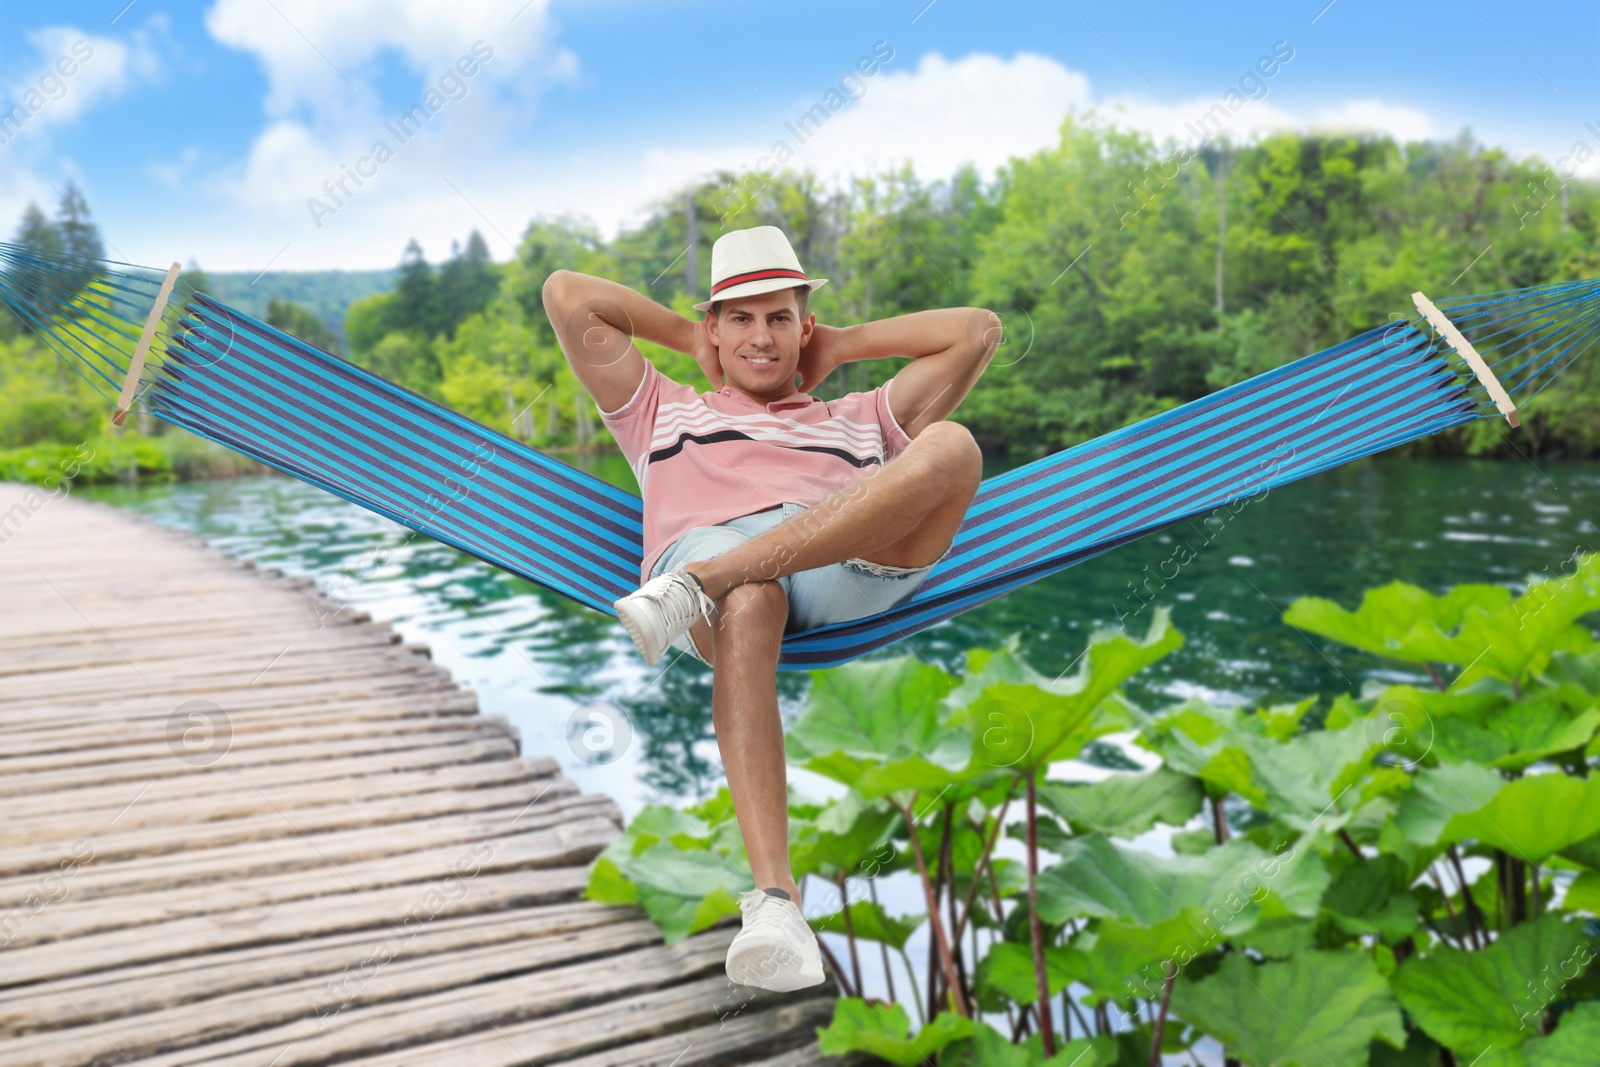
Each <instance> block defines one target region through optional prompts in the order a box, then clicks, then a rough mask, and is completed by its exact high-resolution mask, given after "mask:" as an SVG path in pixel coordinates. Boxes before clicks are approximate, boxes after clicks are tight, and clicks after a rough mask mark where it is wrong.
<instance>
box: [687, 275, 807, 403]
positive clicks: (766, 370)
mask: <svg viewBox="0 0 1600 1067" xmlns="http://www.w3.org/2000/svg"><path fill="white" fill-rule="evenodd" d="M816 321H817V320H816V317H815V316H814V315H809V314H808V315H807V316H806V317H805V319H804V320H802V319H801V318H800V316H799V305H798V304H797V303H796V301H795V295H794V290H793V289H779V290H777V291H776V292H771V293H761V294H758V295H756V296H741V297H738V298H736V299H734V300H728V301H725V302H724V303H723V305H722V309H721V313H720V314H719V315H718V316H717V317H716V318H714V319H712V320H711V322H710V330H711V343H712V344H714V345H716V346H717V354H718V356H719V357H720V358H721V361H722V373H723V374H725V375H727V378H728V384H729V385H731V386H733V387H734V388H736V389H740V390H743V391H744V392H746V393H749V394H750V395H751V396H753V397H756V398H757V399H760V400H764V401H772V400H778V399H781V398H783V397H786V396H789V395H790V394H791V393H793V392H794V391H795V388H794V376H795V367H796V366H797V365H798V364H799V362H800V349H802V348H804V347H805V344H806V342H807V341H809V340H810V339H811V329H812V327H813V326H814V325H815V324H816Z"/></svg>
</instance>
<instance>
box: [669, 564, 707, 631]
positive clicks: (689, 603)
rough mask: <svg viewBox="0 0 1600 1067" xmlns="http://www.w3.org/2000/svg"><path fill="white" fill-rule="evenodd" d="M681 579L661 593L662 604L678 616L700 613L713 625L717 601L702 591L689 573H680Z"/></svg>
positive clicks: (686, 616) (683, 616)
mask: <svg viewBox="0 0 1600 1067" xmlns="http://www.w3.org/2000/svg"><path fill="white" fill-rule="evenodd" d="M679 577H680V579H681V580H680V581H676V582H673V583H671V584H670V585H668V586H667V587H666V588H665V589H663V590H662V591H661V593H660V597H661V603H662V606H663V607H664V608H665V609H666V611H667V612H668V614H669V615H672V616H674V617H676V618H693V617H694V616H696V615H699V616H700V617H701V618H702V619H704V620H705V621H706V625H707V626H710V625H711V610H712V609H713V608H714V607H716V602H715V601H713V600H712V599H711V598H710V597H708V596H706V595H705V594H704V593H702V592H701V591H700V590H699V589H698V588H697V587H696V586H695V584H694V579H693V578H690V577H689V576H688V575H687V574H684V575H680V576H679Z"/></svg>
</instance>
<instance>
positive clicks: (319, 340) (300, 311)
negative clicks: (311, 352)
mask: <svg viewBox="0 0 1600 1067" xmlns="http://www.w3.org/2000/svg"><path fill="white" fill-rule="evenodd" d="M266 321H267V325H268V326H271V327H273V328H275V329H279V330H282V331H283V332H284V333H287V334H289V335H290V336H293V337H298V338H299V339H300V340H302V341H304V342H305V343H306V344H308V345H311V346H312V347H314V348H320V349H322V350H323V351H324V352H331V353H333V354H335V355H337V354H338V353H339V338H338V335H337V334H335V333H334V332H333V330H332V329H331V328H330V327H329V326H328V324H327V323H325V322H323V321H322V320H321V319H319V318H317V317H316V316H315V315H314V314H312V313H311V312H310V311H308V310H307V309H306V308H303V307H301V306H300V305H299V304H296V303H294V302H293V301H290V300H279V299H277V298H276V297H274V298H273V300H272V301H271V302H270V303H268V304H267V320H266Z"/></svg>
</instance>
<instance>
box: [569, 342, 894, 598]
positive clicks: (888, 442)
mask: <svg viewBox="0 0 1600 1067" xmlns="http://www.w3.org/2000/svg"><path fill="white" fill-rule="evenodd" d="M888 389H889V384H888V383H885V384H883V385H881V386H879V387H878V388H876V389H873V390H870V391H868V392H864V393H863V392H857V393H849V394H847V395H845V396H842V397H840V398H839V399H837V400H821V399H819V398H817V397H814V396H812V395H811V394H810V393H791V394H790V395H789V396H786V397H784V398H783V399H781V400H774V401H773V402H772V403H770V404H763V403H760V402H759V401H757V400H755V399H753V398H751V397H750V396H748V395H747V394H745V393H743V392H741V391H739V390H738V389H735V388H733V387H732V386H728V385H725V386H723V387H722V388H721V389H718V390H717V391H716V392H709V393H697V392H695V391H694V390H693V389H692V388H690V387H689V386H687V385H681V384H679V383H678V382H675V381H673V380H672V379H671V378H668V377H667V376H666V375H665V374H662V373H661V371H660V369H659V368H657V367H656V365H655V364H654V363H651V362H650V361H649V360H646V361H645V371H644V379H643V380H642V381H641V382H640V383H639V388H638V389H636V390H635V391H634V394H633V397H632V398H631V399H630V400H629V401H628V402H627V403H626V404H624V405H622V406H621V407H620V408H618V409H617V410H615V411H612V412H605V411H600V419H601V421H602V422H604V423H605V424H606V426H607V428H608V429H610V430H611V435H612V436H613V437H615V438H616V440H617V444H618V445H619V446H620V447H621V448H622V454H623V455H625V456H627V457H628V463H629V464H630V465H631V466H632V467H633V474H634V477H635V478H637V479H638V480H639V486H640V488H641V489H642V490H643V494H644V565H643V567H642V568H641V570H640V572H639V580H640V582H641V583H643V582H644V581H647V580H648V579H649V577H650V568H651V567H652V566H654V565H655V561H656V559H657V558H658V557H659V556H660V555H661V553H662V552H664V551H666V550H667V549H668V548H669V547H671V545H672V543H673V542H674V541H676V540H677V539H678V538H679V537H682V536H683V535H684V533H686V532H687V531H689V530H692V529H693V528H694V527H696V526H715V525H716V524H717V523H719V522H723V521H726V520H727V519H733V518H737V517H739V516H740V515H749V514H751V513H752V512H756V511H761V510H762V509H764V508H769V507H773V506H774V505H777V504H783V503H792V504H799V505H801V506H802V507H811V506H812V505H814V504H816V503H818V502H820V501H821V500H822V499H823V498H824V497H826V496H827V495H828V494H829V493H831V492H833V491H834V490H835V489H838V488H840V487H841V486H845V485H849V484H850V483H851V482H854V481H857V480H859V479H861V478H865V477H866V476H867V475H869V474H873V473H875V472H876V471H878V470H879V469H880V468H881V467H882V466H883V464H885V463H887V462H888V461H889V460H891V459H893V458H894V457H895V456H897V455H899V454H900V453H901V452H903V451H905V450H906V448H907V447H908V446H909V445H910V444H911V438H910V437H908V436H906V432H905V431H904V430H902V429H901V428H900V426H899V424H898V423H896V422H895V421H894V415H893V413H891V412H890V411H889V400H888ZM599 409H600V408H599V405H598V404H596V405H595V410H596V411H599Z"/></svg>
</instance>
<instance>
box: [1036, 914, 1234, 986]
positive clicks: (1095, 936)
mask: <svg viewBox="0 0 1600 1067" xmlns="http://www.w3.org/2000/svg"><path fill="white" fill-rule="evenodd" d="M1206 918H1207V916H1206V913H1205V910H1204V909H1202V908H1199V907H1187V908H1184V909H1183V910H1182V911H1180V912H1179V913H1178V914H1177V915H1175V916H1174V917H1172V918H1171V919H1167V920H1166V921H1164V922H1160V923H1157V924H1155V925H1154V926H1140V925H1138V924H1136V923H1128V922H1122V921H1121V920H1117V919H1101V920H1098V921H1097V922H1095V923H1094V925H1093V929H1089V930H1085V931H1083V932H1082V933H1080V934H1079V935H1078V936H1077V937H1075V938H1073V940H1072V944H1071V946H1070V947H1069V949H1068V951H1069V952H1070V953H1071V958H1070V969H1071V971H1072V977H1073V980H1074V981H1076V982H1079V983H1081V984H1083V985H1085V986H1087V987H1088V988H1089V991H1090V995H1089V996H1087V997H1085V998H1084V1002H1085V1003H1088V1004H1094V1003H1098V1002H1099V1001H1101V1000H1103V999H1107V998H1126V997H1129V996H1135V997H1141V998H1143V999H1145V1000H1153V1001H1159V1000H1160V999H1161V994H1162V986H1163V984H1164V983H1165V982H1166V978H1167V972H1168V970H1169V969H1170V968H1176V969H1179V970H1181V969H1182V968H1183V967H1184V966H1185V965H1186V964H1188V963H1189V962H1190V960H1191V959H1193V958H1194V956H1195V955H1198V954H1199V952H1200V951H1203V950H1204V949H1205V947H1206V946H1205V945H1204V944H1200V943H1199V942H1200V941H1201V940H1202V939H1201V938H1200V937H1197V936H1196V931H1203V930H1205V927H1206Z"/></svg>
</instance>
